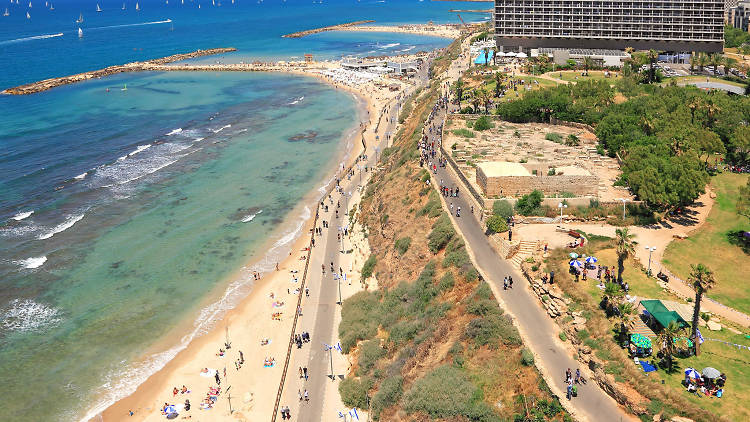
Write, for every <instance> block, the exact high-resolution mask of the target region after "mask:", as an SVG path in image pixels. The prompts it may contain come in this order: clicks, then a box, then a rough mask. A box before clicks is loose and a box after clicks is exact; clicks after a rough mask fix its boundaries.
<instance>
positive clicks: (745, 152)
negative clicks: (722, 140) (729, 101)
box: [729, 125, 750, 163]
mask: <svg viewBox="0 0 750 422" xmlns="http://www.w3.org/2000/svg"><path fill="white" fill-rule="evenodd" d="M729 148H730V151H731V153H732V154H731V155H732V158H733V161H735V162H740V163H745V162H747V161H748V156H749V155H750V127H748V126H745V125H740V126H738V127H737V128H736V129H735V130H734V132H732V136H731V137H730V138H729Z"/></svg>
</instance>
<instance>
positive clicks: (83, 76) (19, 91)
mask: <svg viewBox="0 0 750 422" xmlns="http://www.w3.org/2000/svg"><path fill="white" fill-rule="evenodd" d="M232 51H237V49H236V48H232V47H228V48H212V49H209V50H196V51H193V52H191V53H184V54H175V55H172V56H167V57H162V58H160V59H154V60H147V61H143V62H132V63H126V64H123V65H116V66H109V67H105V68H104V69H100V70H95V71H92V72H84V73H78V74H76V75H70V76H62V77H59V78H51V79H45V80H43V81H39V82H33V83H30V84H26V85H20V86H17V87H14V88H8V89H6V90H4V91H2V93H3V94H8V95H29V94H36V93H37V92H42V91H46V90H48V89H52V88H57V87H58V86H62V85H68V84H72V83H76V82H81V81H86V80H89V79H94V78H101V77H104V76H110V75H114V74H117V73H123V72H139V71H143V70H157V68H163V67H167V66H166V65H167V64H168V63H173V62H178V61H181V60H188V59H194V58H196V57H203V56H212V55H215V54H224V53H229V52H232ZM177 67H182V66H177ZM159 70H167V69H159ZM169 70H174V69H169ZM186 70H187V69H186Z"/></svg>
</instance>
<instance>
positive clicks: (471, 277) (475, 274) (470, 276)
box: [464, 265, 479, 283]
mask: <svg viewBox="0 0 750 422" xmlns="http://www.w3.org/2000/svg"><path fill="white" fill-rule="evenodd" d="M464 278H465V279H466V281H468V282H469V283H471V282H473V281H476V280H477V279H478V278H479V271H477V269H476V268H474V266H473V265H472V266H471V268H469V271H467V272H466V276H465V277H464Z"/></svg>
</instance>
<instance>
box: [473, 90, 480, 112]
mask: <svg viewBox="0 0 750 422" xmlns="http://www.w3.org/2000/svg"><path fill="white" fill-rule="evenodd" d="M480 104H482V99H481V98H480V96H479V90H478V89H475V90H473V91H471V105H472V106H473V107H474V114H479V105H480Z"/></svg>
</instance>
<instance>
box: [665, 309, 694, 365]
mask: <svg viewBox="0 0 750 422" xmlns="http://www.w3.org/2000/svg"><path fill="white" fill-rule="evenodd" d="M682 333H683V328H682V325H680V323H678V322H677V321H670V322H669V325H667V326H666V327H664V328H663V329H662V330H661V331H660V332H659V334H658V335H657V336H656V341H657V342H658V343H659V345H660V349H659V350H661V352H662V353H663V354H664V357H665V358H666V359H667V371H668V372H672V356H674V354H675V352H676V351H677V350H676V346H675V344H674V343H675V340H676V339H678V338H679V337H680V336H681V335H682ZM693 343H695V342H693Z"/></svg>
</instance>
